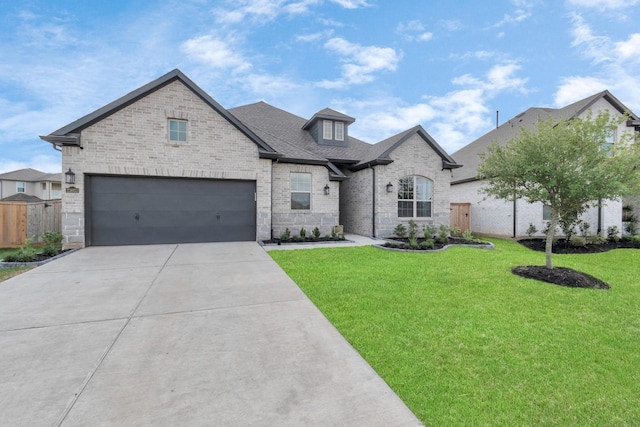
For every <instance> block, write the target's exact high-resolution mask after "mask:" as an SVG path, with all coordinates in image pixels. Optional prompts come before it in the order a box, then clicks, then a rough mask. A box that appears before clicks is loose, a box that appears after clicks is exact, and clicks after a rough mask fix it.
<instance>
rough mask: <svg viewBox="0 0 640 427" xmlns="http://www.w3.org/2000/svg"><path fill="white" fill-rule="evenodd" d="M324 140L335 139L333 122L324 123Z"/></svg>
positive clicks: (325, 121)
mask: <svg viewBox="0 0 640 427" xmlns="http://www.w3.org/2000/svg"><path fill="white" fill-rule="evenodd" d="M322 139H333V122H332V121H331V120H323V121H322Z"/></svg>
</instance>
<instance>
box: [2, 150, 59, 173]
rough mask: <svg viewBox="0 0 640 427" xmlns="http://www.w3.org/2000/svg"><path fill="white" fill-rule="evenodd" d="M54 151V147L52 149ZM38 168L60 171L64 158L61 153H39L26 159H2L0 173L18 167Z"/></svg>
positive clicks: (43, 170) (42, 170)
mask: <svg viewBox="0 0 640 427" xmlns="http://www.w3.org/2000/svg"><path fill="white" fill-rule="evenodd" d="M51 151H52V152H53V149H52V150H51ZM26 168H31V169H36V170H39V171H40V172H45V173H60V172H61V171H62V160H61V158H60V155H56V154H52V155H37V156H34V157H33V158H32V159H29V160H25V161H16V160H0V173H6V172H11V171H14V170H18V169H26Z"/></svg>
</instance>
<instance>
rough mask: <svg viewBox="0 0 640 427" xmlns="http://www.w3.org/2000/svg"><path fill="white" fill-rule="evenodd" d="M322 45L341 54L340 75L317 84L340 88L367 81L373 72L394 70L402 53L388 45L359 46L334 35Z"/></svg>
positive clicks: (371, 79) (371, 77) (372, 76)
mask: <svg viewBox="0 0 640 427" xmlns="http://www.w3.org/2000/svg"><path fill="white" fill-rule="evenodd" d="M324 47H325V48H326V49H327V50H329V51H330V52H333V53H336V54H338V55H339V56H341V57H342V58H341V60H340V61H341V62H342V63H343V65H342V77H341V78H340V79H339V80H333V81H329V80H324V81H322V82H320V83H318V86H320V87H324V88H340V87H344V86H346V85H352V84H363V83H369V82H371V81H373V80H375V74H376V73H380V72H385V71H395V70H396V69H397V67H398V63H399V62H400V59H401V58H402V54H401V53H398V52H396V51H395V50H394V49H392V48H390V47H379V46H361V45H359V44H357V43H350V42H348V41H347V40H345V39H342V38H339V37H336V38H332V39H330V40H328V41H327V42H326V43H325V45H324Z"/></svg>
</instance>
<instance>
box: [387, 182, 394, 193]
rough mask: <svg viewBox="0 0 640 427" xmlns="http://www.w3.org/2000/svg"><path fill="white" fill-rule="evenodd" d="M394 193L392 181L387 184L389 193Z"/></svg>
mask: <svg viewBox="0 0 640 427" xmlns="http://www.w3.org/2000/svg"><path fill="white" fill-rule="evenodd" d="M392 192H393V184H392V183H391V181H389V183H388V184H387V193H392Z"/></svg>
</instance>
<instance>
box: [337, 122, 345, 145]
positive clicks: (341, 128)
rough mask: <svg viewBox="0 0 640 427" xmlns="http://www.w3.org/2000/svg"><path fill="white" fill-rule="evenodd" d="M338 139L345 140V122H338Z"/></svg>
mask: <svg viewBox="0 0 640 427" xmlns="http://www.w3.org/2000/svg"><path fill="white" fill-rule="evenodd" d="M336 141H344V123H342V122H336Z"/></svg>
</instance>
